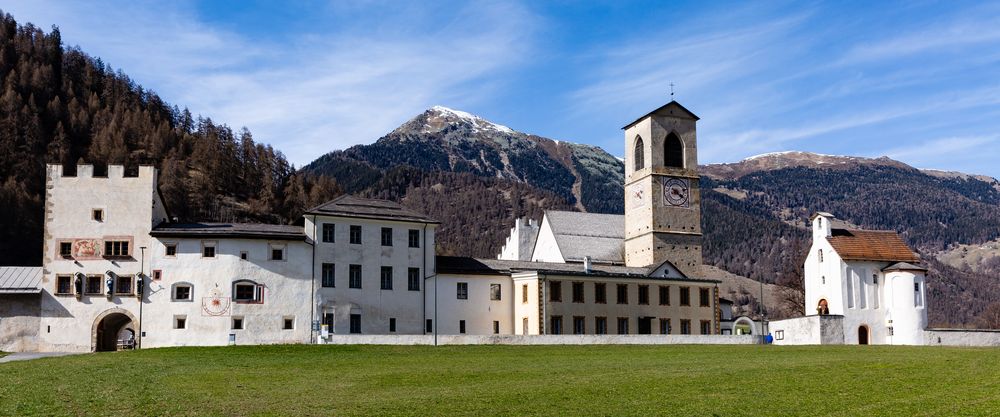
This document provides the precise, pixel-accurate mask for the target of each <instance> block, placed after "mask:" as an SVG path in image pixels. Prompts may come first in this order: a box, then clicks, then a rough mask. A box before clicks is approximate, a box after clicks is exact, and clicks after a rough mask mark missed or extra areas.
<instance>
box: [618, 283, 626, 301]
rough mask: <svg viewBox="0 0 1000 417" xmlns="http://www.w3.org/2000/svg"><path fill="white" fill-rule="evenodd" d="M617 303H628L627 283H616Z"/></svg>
mask: <svg viewBox="0 0 1000 417" xmlns="http://www.w3.org/2000/svg"><path fill="white" fill-rule="evenodd" d="M617 288H618V304H628V284H618V287H617Z"/></svg>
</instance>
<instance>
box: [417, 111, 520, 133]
mask: <svg viewBox="0 0 1000 417" xmlns="http://www.w3.org/2000/svg"><path fill="white" fill-rule="evenodd" d="M428 112H430V113H432V114H434V115H437V116H439V117H441V118H445V119H458V120H460V121H464V122H466V123H468V124H470V125H472V126H473V127H474V128H476V129H485V130H495V131H497V132H501V133H507V134H513V133H515V132H514V130H513V129H511V128H509V127H507V126H504V125H501V124H498V123H493V122H491V121H489V120H486V119H484V118H482V117H479V116H476V115H474V114H472V113H468V112H464V111H461V110H455V109H451V108H448V107H445V106H434V107H431V108H430V109H429V110H428ZM428 128H431V126H430V124H428Z"/></svg>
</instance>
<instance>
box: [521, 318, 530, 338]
mask: <svg viewBox="0 0 1000 417" xmlns="http://www.w3.org/2000/svg"><path fill="white" fill-rule="evenodd" d="M521 334H528V318H527V317H525V318H523V319H521Z"/></svg>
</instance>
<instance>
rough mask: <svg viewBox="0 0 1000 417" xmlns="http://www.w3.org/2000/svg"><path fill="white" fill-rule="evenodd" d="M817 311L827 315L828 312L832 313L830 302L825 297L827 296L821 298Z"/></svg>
mask: <svg viewBox="0 0 1000 417" xmlns="http://www.w3.org/2000/svg"><path fill="white" fill-rule="evenodd" d="M816 313H817V314H819V315H827V314H830V306H829V304H828V303H827V302H826V299H825V298H824V299H821V300H819V304H818V305H816Z"/></svg>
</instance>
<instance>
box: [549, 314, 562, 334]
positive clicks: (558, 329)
mask: <svg viewBox="0 0 1000 417" xmlns="http://www.w3.org/2000/svg"><path fill="white" fill-rule="evenodd" d="M549 322H550V323H551V328H550V329H549V334H562V316H552V319H550V320H549Z"/></svg>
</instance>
